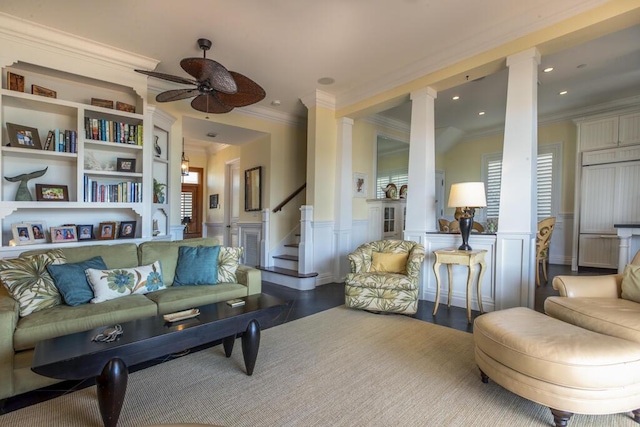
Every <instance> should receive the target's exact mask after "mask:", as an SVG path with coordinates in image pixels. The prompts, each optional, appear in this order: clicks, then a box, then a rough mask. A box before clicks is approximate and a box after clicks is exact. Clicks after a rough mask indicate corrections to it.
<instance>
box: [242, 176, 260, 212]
mask: <svg viewBox="0 0 640 427" xmlns="http://www.w3.org/2000/svg"><path fill="white" fill-rule="evenodd" d="M261 178H262V166H258V167H255V168H252V169H247V170H246V171H244V210H245V212H250V211H259V210H262V184H261V183H260V180H261Z"/></svg>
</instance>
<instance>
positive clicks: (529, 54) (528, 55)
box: [507, 47, 540, 67]
mask: <svg viewBox="0 0 640 427" xmlns="http://www.w3.org/2000/svg"><path fill="white" fill-rule="evenodd" d="M527 59H533V60H534V61H536V64H538V65H540V51H538V48H536V47H532V48H530V49H527V50H523V51H522V52H518V53H516V54H513V55H510V56H507V67H510V66H512V65H514V64H517V63H518V62H521V61H524V60H527Z"/></svg>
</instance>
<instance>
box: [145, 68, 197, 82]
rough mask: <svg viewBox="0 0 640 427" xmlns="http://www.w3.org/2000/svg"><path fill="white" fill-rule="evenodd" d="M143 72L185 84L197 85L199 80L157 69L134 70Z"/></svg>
mask: <svg viewBox="0 0 640 427" xmlns="http://www.w3.org/2000/svg"><path fill="white" fill-rule="evenodd" d="M134 71H136V72H138V73H141V74H146V75H147V76H151V77H155V78H157V79H162V80H168V81H170V82H174V83H181V84H183V85H197V84H198V82H197V81H195V80H191V79H185V78H184V77H179V76H172V75H171V74H164V73H158V72H155V71H145V70H134Z"/></svg>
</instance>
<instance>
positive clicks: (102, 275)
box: [85, 261, 165, 304]
mask: <svg viewBox="0 0 640 427" xmlns="http://www.w3.org/2000/svg"><path fill="white" fill-rule="evenodd" d="M85 274H86V275H87V280H88V281H89V284H90V285H91V287H92V288H93V294H94V298H93V299H92V300H91V302H92V303H93V304H97V303H100V302H105V301H108V300H110V299H115V298H120V297H123V296H126V295H131V294H146V293H148V292H153V291H158V290H160V289H164V288H165V286H164V282H163V280H162V269H161V268H160V261H156V262H154V263H153V264H149V265H142V266H140V267H135V268H114V269H112V270H99V269H95V268H88V269H87V270H85Z"/></svg>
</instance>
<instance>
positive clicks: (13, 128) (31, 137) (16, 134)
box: [7, 123, 42, 150]
mask: <svg viewBox="0 0 640 427" xmlns="http://www.w3.org/2000/svg"><path fill="white" fill-rule="evenodd" d="M7 132H8V133H9V144H10V145H11V146H12V147H20V148H32V149H34V150H42V145H41V144H40V135H39V134H38V129H36V128H32V127H29V126H23V125H17V124H15V123H7Z"/></svg>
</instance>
